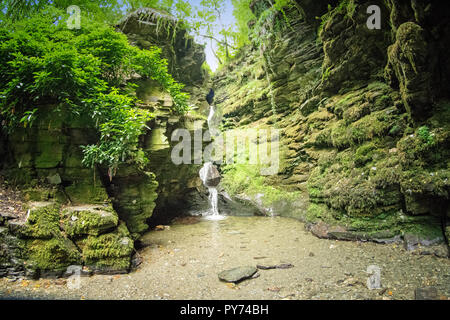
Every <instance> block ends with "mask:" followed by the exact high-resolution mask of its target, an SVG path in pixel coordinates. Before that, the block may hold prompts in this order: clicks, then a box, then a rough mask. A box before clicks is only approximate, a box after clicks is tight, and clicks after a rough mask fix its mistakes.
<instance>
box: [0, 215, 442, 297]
mask: <svg viewBox="0 0 450 320" xmlns="http://www.w3.org/2000/svg"><path fill="white" fill-rule="evenodd" d="M142 241H143V243H144V244H146V245H147V247H145V248H143V249H141V250H140V251H139V252H140V254H141V256H142V258H143V263H142V264H141V265H140V267H139V268H138V270H136V271H134V272H132V273H130V274H127V275H116V276H109V275H95V276H92V277H83V278H81V285H80V288H79V289H68V288H67V286H66V285H56V284H54V283H53V282H52V281H53V280H38V281H29V283H28V284H27V285H26V286H24V285H23V284H22V282H21V281H16V282H13V283H10V282H7V280H2V281H1V282H0V296H1V297H3V298H5V297H12V296H16V297H23V296H27V297H35V298H38V297H52V298H55V297H59V298H73V299H80V298H81V299H413V298H414V289H415V288H417V287H423V286H435V287H436V288H437V289H438V292H439V294H440V296H441V297H442V299H443V298H446V297H449V296H450V261H449V260H448V259H442V258H436V257H434V256H420V255H415V254H413V253H411V252H406V251H405V250H404V249H403V248H401V247H399V246H398V245H395V244H392V245H380V244H374V243H357V242H345V241H333V240H322V239H318V238H316V237H314V236H313V235H311V234H310V233H309V232H307V231H305V229H304V224H303V223H301V222H299V221H296V220H292V219H289V218H280V217H272V218H268V217H227V218H226V219H224V220H220V221H210V220H206V219H203V220H201V221H200V222H198V223H195V224H174V225H171V226H170V228H166V229H165V230H162V231H152V232H149V233H147V234H146V235H144V237H143V238H142ZM280 263H290V264H292V265H294V267H293V268H290V269H272V270H259V271H258V273H259V277H257V278H254V279H248V280H244V281H242V282H241V283H239V284H237V285H232V284H227V283H224V282H222V281H220V280H219V279H218V277H217V274H218V273H219V272H220V271H223V270H225V269H229V268H233V267H238V266H246V265H250V266H256V265H257V264H259V265H276V264H280ZM370 265H376V266H378V267H379V268H380V269H381V284H382V289H374V290H369V289H368V288H367V286H366V283H367V279H368V274H367V273H366V270H367V268H368V267H369V266H370Z"/></svg>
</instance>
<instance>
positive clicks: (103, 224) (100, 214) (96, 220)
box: [62, 205, 119, 237]
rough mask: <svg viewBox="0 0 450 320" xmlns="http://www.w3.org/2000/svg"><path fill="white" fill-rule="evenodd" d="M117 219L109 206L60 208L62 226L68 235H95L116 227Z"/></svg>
mask: <svg viewBox="0 0 450 320" xmlns="http://www.w3.org/2000/svg"><path fill="white" fill-rule="evenodd" d="M118 221H119V217H118V216H117V214H116V213H115V211H114V210H113V209H112V208H111V207H110V206H100V205H82V206H74V207H67V208H64V209H63V210H62V228H63V229H64V230H65V231H66V233H67V235H68V236H69V237H77V236H82V235H94V236H96V235H99V234H102V233H105V232H107V231H109V230H111V229H113V228H114V227H116V226H117V223H118Z"/></svg>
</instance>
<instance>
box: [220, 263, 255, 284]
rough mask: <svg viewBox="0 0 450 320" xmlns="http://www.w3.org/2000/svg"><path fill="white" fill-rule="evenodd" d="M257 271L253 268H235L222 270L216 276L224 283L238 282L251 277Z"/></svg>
mask: <svg viewBox="0 0 450 320" xmlns="http://www.w3.org/2000/svg"><path fill="white" fill-rule="evenodd" d="M257 271H258V270H257V269H256V268H255V267H253V266H243V267H237V268H233V269H229V270H224V271H222V272H220V273H219V274H218V276H219V279H220V280H222V281H225V282H233V283H236V282H239V281H242V280H245V279H248V278H250V277H252V276H253V275H254V274H255V273H256V272H257Z"/></svg>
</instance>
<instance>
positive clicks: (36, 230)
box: [18, 202, 61, 239]
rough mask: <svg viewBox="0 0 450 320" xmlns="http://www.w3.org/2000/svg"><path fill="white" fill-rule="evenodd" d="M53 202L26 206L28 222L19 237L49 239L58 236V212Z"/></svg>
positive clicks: (57, 205) (58, 206)
mask: <svg viewBox="0 0 450 320" xmlns="http://www.w3.org/2000/svg"><path fill="white" fill-rule="evenodd" d="M60 207H61V205H60V204H58V203H53V202H32V203H30V204H29V205H28V208H27V210H29V216H28V220H27V222H26V223H25V225H24V226H23V228H21V229H20V230H18V231H19V235H20V236H21V237H26V238H38V239H49V238H52V237H56V236H59V234H60V230H59V210H60Z"/></svg>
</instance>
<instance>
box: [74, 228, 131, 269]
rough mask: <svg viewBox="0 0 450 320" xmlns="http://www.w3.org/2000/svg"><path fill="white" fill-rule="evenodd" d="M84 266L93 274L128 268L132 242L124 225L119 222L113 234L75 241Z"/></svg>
mask: <svg viewBox="0 0 450 320" xmlns="http://www.w3.org/2000/svg"><path fill="white" fill-rule="evenodd" d="M77 245H78V247H80V248H81V250H82V257H83V261H84V264H85V265H87V266H88V267H89V268H90V269H91V270H93V271H95V272H114V271H119V272H120V271H126V270H128V269H129V268H130V263H131V254H132V253H133V250H134V243H133V240H132V239H131V238H130V233H129V231H128V229H127V227H126V225H125V224H124V223H123V222H121V223H119V226H118V227H117V229H116V230H115V231H113V232H110V233H106V234H102V235H99V236H88V237H87V238H85V239H82V240H79V241H77Z"/></svg>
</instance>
